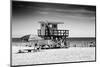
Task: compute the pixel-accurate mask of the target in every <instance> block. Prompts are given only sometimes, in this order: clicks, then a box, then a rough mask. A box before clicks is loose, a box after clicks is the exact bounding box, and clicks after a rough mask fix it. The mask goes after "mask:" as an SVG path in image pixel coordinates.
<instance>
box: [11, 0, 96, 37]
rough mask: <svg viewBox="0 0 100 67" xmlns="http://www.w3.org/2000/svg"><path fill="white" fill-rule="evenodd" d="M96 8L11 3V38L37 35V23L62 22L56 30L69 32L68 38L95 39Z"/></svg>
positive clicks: (39, 3) (38, 26)
mask: <svg viewBox="0 0 100 67" xmlns="http://www.w3.org/2000/svg"><path fill="white" fill-rule="evenodd" d="M95 14H96V7H95V6H89V5H72V4H55V3H52V4H50V3H42V2H25V1H24V2H23V1H13V2H12V37H22V36H24V35H27V34H33V35H37V29H40V24H39V23H38V22H39V21H53V22H63V23H64V24H59V25H58V29H64V30H69V37H95Z"/></svg>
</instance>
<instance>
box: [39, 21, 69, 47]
mask: <svg viewBox="0 0 100 67" xmlns="http://www.w3.org/2000/svg"><path fill="white" fill-rule="evenodd" d="M39 23H40V26H41V29H39V30H38V36H39V37H41V38H44V39H45V40H52V41H54V42H59V41H62V42H63V43H64V44H65V45H66V46H68V44H67V41H66V39H67V37H68V36H69V30H59V29H58V26H57V25H58V24H64V23H62V22H49V21H40V22H39Z"/></svg>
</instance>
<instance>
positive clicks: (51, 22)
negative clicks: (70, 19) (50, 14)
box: [39, 21, 64, 24]
mask: <svg viewBox="0 0 100 67" xmlns="http://www.w3.org/2000/svg"><path fill="white" fill-rule="evenodd" d="M39 23H44V24H46V23H48V24H64V23H63V22H55V21H39Z"/></svg>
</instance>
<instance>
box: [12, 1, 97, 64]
mask: <svg viewBox="0 0 100 67" xmlns="http://www.w3.org/2000/svg"><path fill="white" fill-rule="evenodd" d="M11 3H12V4H11V65H12V66H27V65H29V66H30V65H33V66H34V65H44V64H60V63H66V64H67V63H76V62H78V63H80V62H95V61H96V6H94V5H81V4H63V3H49V2H36V1H32V2H28V1H19V0H18V1H17V0H11Z"/></svg>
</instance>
